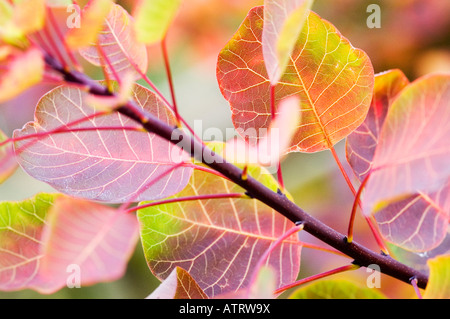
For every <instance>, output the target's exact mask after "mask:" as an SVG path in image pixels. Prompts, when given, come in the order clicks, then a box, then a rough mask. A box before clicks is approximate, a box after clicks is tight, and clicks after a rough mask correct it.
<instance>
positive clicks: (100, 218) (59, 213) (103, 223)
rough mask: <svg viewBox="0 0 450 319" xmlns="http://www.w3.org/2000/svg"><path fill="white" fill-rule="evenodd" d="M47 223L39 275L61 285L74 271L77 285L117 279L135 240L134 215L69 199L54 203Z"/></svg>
mask: <svg viewBox="0 0 450 319" xmlns="http://www.w3.org/2000/svg"><path fill="white" fill-rule="evenodd" d="M47 223H48V224H47V226H46V227H45V228H44V230H43V234H42V249H41V253H42V254H43V258H42V259H41V268H40V275H41V276H42V278H45V279H48V280H52V281H56V282H60V283H63V284H65V283H66V280H67V278H68V273H69V274H70V271H69V270H72V271H73V270H75V269H77V270H79V272H80V276H81V277H80V278H79V280H80V285H91V284H94V283H97V282H105V281H112V280H116V279H119V278H121V277H122V276H123V275H124V273H125V270H126V265H127V262H128V260H129V259H130V257H131V254H132V253H133V251H134V249H135V246H136V243H137V241H138V238H139V232H138V224H137V221H136V217H135V216H134V215H131V214H126V213H124V212H122V211H119V210H116V209H113V208H110V207H107V206H103V205H100V204H96V203H92V202H87V201H84V200H78V199H73V198H69V197H60V198H58V199H57V200H56V201H55V203H54V205H53V207H52V209H51V212H50V214H49V216H48V219H47ZM71 267H76V268H71Z"/></svg>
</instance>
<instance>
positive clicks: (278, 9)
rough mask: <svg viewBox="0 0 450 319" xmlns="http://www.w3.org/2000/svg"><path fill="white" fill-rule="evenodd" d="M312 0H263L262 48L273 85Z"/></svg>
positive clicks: (283, 66)
mask: <svg viewBox="0 0 450 319" xmlns="http://www.w3.org/2000/svg"><path fill="white" fill-rule="evenodd" d="M312 2H313V1H312V0H265V1H264V27H263V32H262V48H263V55H264V61H265V64H266V69H267V73H268V76H269V79H270V82H271V83H272V84H277V82H278V80H279V79H280V77H281V75H282V74H283V73H284V70H285V68H286V66H287V64H288V62H289V58H290V56H291V52H292V50H293V48H294V46H295V43H296V42H297V38H298V35H299V33H300V31H301V30H302V28H303V25H304V23H305V20H306V17H307V16H308V14H309V9H310V8H311V5H312Z"/></svg>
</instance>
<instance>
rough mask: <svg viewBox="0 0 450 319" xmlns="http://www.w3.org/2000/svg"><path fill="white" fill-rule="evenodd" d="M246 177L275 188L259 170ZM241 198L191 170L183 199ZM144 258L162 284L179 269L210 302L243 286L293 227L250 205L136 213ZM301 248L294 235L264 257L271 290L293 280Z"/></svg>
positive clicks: (231, 202) (220, 203)
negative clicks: (272, 281) (272, 282)
mask: <svg viewBox="0 0 450 319" xmlns="http://www.w3.org/2000/svg"><path fill="white" fill-rule="evenodd" d="M249 175H251V176H253V177H254V178H256V179H258V180H260V181H261V182H262V183H264V184H265V185H266V186H268V187H269V188H270V189H272V190H274V191H276V190H277V188H278V184H277V183H276V181H275V180H274V178H273V177H272V175H270V174H268V173H267V172H266V171H265V170H264V169H262V168H258V167H255V166H249ZM236 192H237V193H241V192H243V189H241V188H240V187H239V186H237V185H235V184H234V183H231V182H229V181H227V180H226V179H223V178H220V177H218V176H216V175H213V174H210V173H206V172H203V171H198V170H196V171H195V172H194V173H193V175H192V178H191V181H190V183H189V185H188V186H187V187H186V188H185V189H184V190H183V191H182V192H180V193H179V194H177V196H176V197H177V198H181V197H184V196H195V195H207V194H229V193H236ZM138 219H139V222H140V224H141V237H142V243H143V247H144V253H145V257H146V259H147V262H148V264H149V267H150V269H151V270H152V272H153V273H154V274H155V275H156V276H157V277H158V278H160V279H161V280H163V279H165V278H166V277H168V276H169V275H170V273H171V272H172V270H173V269H174V268H175V267H177V266H179V267H182V268H183V269H185V270H186V271H188V272H189V274H190V275H191V276H192V277H193V278H194V279H195V281H196V282H197V283H198V285H199V286H200V287H201V288H202V289H203V291H204V292H205V293H206V294H207V295H208V296H209V297H214V296H219V295H222V294H227V293H232V292H237V291H238V290H240V289H243V288H245V287H247V286H248V284H249V282H250V279H251V276H252V274H253V271H254V269H255V266H256V264H257V262H258V258H259V256H261V255H262V254H263V253H264V252H265V251H266V249H268V248H269V246H270V245H271V244H272V243H273V242H274V241H276V240H277V239H278V238H279V237H280V236H281V235H282V234H284V233H285V232H286V230H287V229H289V228H290V227H292V223H291V222H290V221H289V220H287V219H286V218H284V217H283V216H281V215H280V214H279V213H277V212H276V211H274V210H272V209H271V208H269V207H267V206H266V205H264V204H261V203H260V202H258V201H256V200H253V199H247V198H242V199H236V198H233V199H231V198H230V199H227V198H225V199H223V198H222V199H211V200H194V201H184V202H179V203H170V204H164V205H159V206H153V207H148V208H144V209H141V210H139V211H138ZM300 249H301V246H300V245H299V242H298V240H297V238H296V236H295V235H293V236H291V237H289V239H287V240H285V241H283V242H282V243H281V245H280V246H278V247H277V248H275V250H274V251H273V252H272V254H271V255H270V256H269V258H268V261H267V265H270V266H272V267H273V269H275V270H276V272H277V275H276V280H277V282H276V287H280V286H281V285H284V284H287V283H290V282H292V281H293V280H295V278H296V277H297V274H298V270H299V263H300Z"/></svg>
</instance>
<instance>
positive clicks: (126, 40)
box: [80, 4, 148, 80]
mask: <svg viewBox="0 0 450 319" xmlns="http://www.w3.org/2000/svg"><path fill="white" fill-rule="evenodd" d="M133 23H134V20H133V18H132V17H131V16H130V15H129V14H128V12H127V11H126V10H125V9H124V8H122V7H121V6H120V5H117V4H115V5H113V7H112V9H111V11H110V12H109V14H108V16H107V17H106V20H105V22H104V25H103V29H102V31H101V32H100V34H99V35H98V39H97V41H98V46H97V45H96V44H92V45H91V46H89V47H87V48H83V49H81V50H80V54H81V55H82V56H83V57H84V58H85V59H86V60H88V61H89V62H91V63H93V64H94V65H98V66H104V67H105V68H106V70H107V72H108V73H109V74H110V75H111V76H112V75H114V74H117V75H118V76H119V78H120V77H121V76H123V75H124V74H126V73H127V72H130V71H132V72H134V73H135V75H136V79H137V78H140V75H139V72H137V71H136V69H135V66H136V67H137V68H138V69H139V70H140V71H141V72H143V73H145V72H146V71H147V65H148V60H147V59H148V57H147V48H146V46H145V44H142V43H139V42H137V40H136V38H135V37H134V31H133ZM99 47H100V49H99ZM99 50H101V51H102V52H99ZM103 55H104V57H103ZM106 59H107V61H106ZM110 65H111V67H110ZM111 68H112V69H111ZM112 78H113V79H114V80H117V79H115V78H114V77H112Z"/></svg>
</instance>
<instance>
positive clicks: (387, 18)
mask: <svg viewBox="0 0 450 319" xmlns="http://www.w3.org/2000/svg"><path fill="white" fill-rule="evenodd" d="M79 2H80V3H83V1H79ZM117 2H118V3H120V4H122V5H123V6H124V7H125V8H127V9H130V10H131V8H132V7H133V3H134V1H131V0H127V1H117ZM261 4H263V1H262V0H260V1H252V0H185V1H184V3H183V5H182V7H181V9H180V11H179V13H178V15H177V17H176V19H175V21H174V24H173V26H172V27H171V29H170V30H169V36H168V48H169V54H170V59H171V66H172V70H173V78H174V82H175V91H176V98H177V101H178V105H179V108H180V113H181V114H182V116H183V117H185V119H186V120H187V121H188V122H189V123H190V124H191V125H192V126H193V124H194V121H195V120H201V121H202V122H201V123H202V127H203V130H205V129H207V128H209V127H214V128H220V129H221V130H222V132H223V136H225V130H226V129H227V128H232V127H233V125H232V123H231V112H230V110H229V107H228V104H227V102H226V101H225V100H224V99H223V97H222V96H221V94H220V91H219V88H218V85H217V81H216V77H215V69H216V61H217V56H218V53H219V51H220V50H221V49H222V48H223V47H224V46H225V44H226V43H227V41H228V40H229V39H230V38H231V37H232V35H233V34H234V32H235V31H236V30H237V28H238V27H239V25H240V23H241V22H242V21H243V19H244V18H245V16H246V14H247V12H248V11H249V10H250V9H251V8H252V7H254V6H257V5H261ZM369 4H378V5H379V6H380V8H381V28H379V29H371V28H369V27H368V26H367V24H366V20H367V18H368V16H369V15H370V13H368V12H367V11H366V10H367V6H368V5H369ZM313 11H315V12H316V13H318V14H319V15H320V16H321V17H322V18H324V19H326V20H328V21H330V22H331V23H333V24H334V25H335V26H336V27H337V29H338V30H339V31H340V32H341V33H342V34H343V35H344V36H345V37H347V38H348V39H349V40H350V42H351V43H352V44H353V46H355V47H358V48H361V49H363V50H364V51H366V52H367V54H368V55H369V57H370V58H371V60H372V63H373V66H374V69H375V72H376V73H378V72H382V71H386V70H389V69H393V68H399V69H401V70H402V71H403V72H404V73H405V74H406V75H407V77H408V78H409V80H411V81H412V80H414V79H416V78H418V77H420V76H422V75H424V74H427V73H431V72H443V71H447V72H450V18H449V13H450V1H447V0H384V1H375V0H368V1H365V0H333V1H331V0H316V1H315V3H314V5H313ZM57 14H58V17H59V18H60V19H62V21H63V20H64V17H65V15H67V13H66V12H65V10H60V11H59V12H57ZM148 50H149V69H148V76H149V77H150V78H151V79H152V80H153V81H154V83H155V84H156V85H157V86H158V87H159V88H160V89H161V91H162V92H164V93H165V94H167V96H168V93H169V90H168V86H167V80H166V77H165V71H164V67H163V63H162V56H161V50H160V47H159V46H158V45H155V46H151V47H149V48H148ZM84 65H85V67H86V70H87V72H88V73H89V75H91V76H92V77H94V78H97V79H100V78H101V72H100V70H99V69H98V68H94V67H92V66H89V65H88V64H87V63H84ZM142 84H144V83H142ZM51 88H52V86H50V85H39V86H37V87H35V88H32V89H30V90H28V91H26V92H24V93H23V94H22V95H21V96H19V97H17V98H15V99H14V100H12V101H9V102H7V103H5V104H3V105H0V129H1V130H3V131H4V132H5V133H7V134H8V135H11V134H12V132H13V131H14V130H15V129H17V128H21V127H22V126H23V125H24V124H25V123H26V122H28V121H32V120H33V112H34V107H35V105H36V102H37V101H38V99H39V98H40V96H42V94H44V93H45V92H46V91H48V90H49V89H51ZM198 133H200V134H201V133H202V132H198ZM336 150H337V152H338V154H339V155H340V157H341V159H342V162H343V163H344V165H345V167H346V168H347V169H348V165H347V164H346V162H345V153H344V142H343V141H342V142H340V143H339V144H338V145H337V146H336ZM282 167H283V175H284V179H285V184H286V187H287V190H288V191H289V192H290V193H291V194H292V195H293V197H294V199H295V201H296V203H297V204H299V205H300V206H301V207H302V208H304V209H305V210H306V211H307V212H309V213H310V214H312V215H314V216H315V217H317V218H319V219H320V220H322V221H324V222H326V223H327V224H328V225H330V226H332V227H333V228H335V229H337V230H338V231H341V232H342V233H345V232H346V230H347V224H348V218H349V214H350V211H351V207H352V202H353V199H352V194H351V192H350V190H349V189H348V186H347V185H346V183H345V181H344V179H343V177H342V175H341V173H340V172H339V171H338V169H337V165H336V163H335V162H334V160H333V158H332V156H331V153H330V152H320V153H316V154H300V153H297V154H291V155H290V156H289V157H288V158H287V159H286V160H285V161H284V162H283V166H282ZM52 191H53V189H51V188H50V187H49V186H48V185H46V184H43V183H40V182H38V181H36V180H34V179H32V178H31V177H29V176H28V175H26V173H24V172H23V171H22V170H20V169H19V170H17V172H16V173H15V174H14V175H13V176H12V177H11V178H10V179H9V180H8V181H6V182H5V183H4V184H1V185H0V201H2V200H23V199H25V198H28V197H30V196H33V195H34V194H36V193H38V192H52ZM355 227H356V232H355V240H356V241H358V242H361V243H363V244H365V245H367V246H369V247H371V248H373V249H377V246H376V245H375V243H374V240H373V237H372V236H371V233H370V231H369V230H368V227H367V225H366V224H365V222H364V221H363V220H362V218H361V215H358V217H357V223H356V226H355ZM301 239H302V240H304V241H306V242H310V243H318V242H316V241H315V239H314V238H312V237H310V236H308V235H307V234H306V235H305V234H302V235H301ZM416 257H417V256H416ZM346 263H348V259H345V258H342V257H338V256H335V255H332V254H329V253H324V252H320V251H316V250H312V249H307V248H304V249H303V251H302V263H301V272H300V277H305V276H309V275H313V274H316V273H319V272H322V271H327V270H330V269H332V268H333V267H338V266H342V265H344V264H346ZM368 275H369V273H367V272H366V271H365V269H360V270H357V271H353V272H351V273H345V274H341V275H336V276H334V278H347V279H350V280H353V281H355V282H358V283H359V284H361V285H365V280H366V278H367V277H368ZM158 284H159V281H158V280H157V279H156V278H154V277H153V275H152V274H151V272H150V271H149V269H148V267H147V265H146V262H145V259H144V257H143V253H142V248H141V246H140V244H138V246H137V249H136V252H135V254H134V255H133V257H132V258H131V260H130V263H129V267H128V270H127V273H126V275H125V276H124V277H123V278H122V279H120V280H117V281H115V282H111V283H101V284H97V285H94V286H91V287H82V288H79V289H69V288H65V289H63V290H61V291H59V292H57V293H56V294H52V295H39V294H38V293H36V292H34V291H31V290H26V291H19V292H9V293H2V292H0V298H145V297H146V296H148V295H149V294H150V293H151V292H152V291H153V290H154V289H155V287H157V285H158ZM380 289H381V291H382V292H383V293H384V294H386V295H387V296H388V297H391V298H409V297H412V296H414V291H413V290H412V288H411V287H410V286H409V285H406V284H402V283H399V282H398V281H396V280H393V279H391V278H389V277H385V276H382V281H381V288H380ZM287 295H288V294H284V295H282V297H286V296H287Z"/></svg>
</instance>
